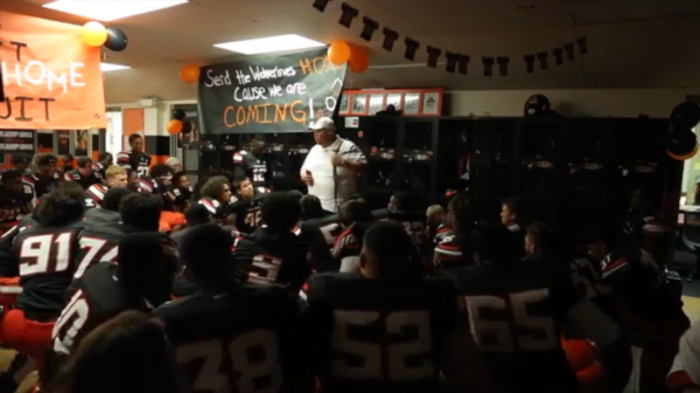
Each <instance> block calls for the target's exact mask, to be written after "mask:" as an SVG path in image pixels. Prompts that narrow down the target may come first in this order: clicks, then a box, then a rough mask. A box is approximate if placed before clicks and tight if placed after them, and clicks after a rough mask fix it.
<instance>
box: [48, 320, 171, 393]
mask: <svg viewBox="0 0 700 393" xmlns="http://www.w3.org/2000/svg"><path fill="white" fill-rule="evenodd" d="M136 353H137V354H138V356H135V357H134V359H132V361H129V362H124V359H127V358H129V357H130V356H133V354H136ZM171 355H172V352H171V349H170V343H169V342H168V340H167V338H166V335H165V333H164V331H163V325H162V323H160V322H159V321H158V320H156V319H154V318H151V317H150V316H149V315H147V314H144V313H141V312H138V311H133V310H131V311H125V312H123V313H121V314H119V315H117V316H116V317H114V318H112V319H110V320H109V321H106V322H104V323H102V324H101V325H99V326H97V327H96V328H95V329H93V330H92V331H90V333H89V334H87V335H86V336H85V337H84V338H83V339H82V340H80V342H79V343H78V345H77V347H76V348H75V350H74V351H73V352H72V353H71V356H70V358H69V359H68V360H67V362H68V364H67V365H66V366H67V367H65V368H64V369H63V370H64V371H63V372H62V373H61V374H59V375H58V377H57V378H56V380H55V385H56V386H55V391H57V392H64V393H67V392H71V393H88V392H101V393H117V392H128V391H138V392H175V391H178V390H177V386H176V384H177V382H176V380H177V371H176V369H175V367H174V362H172V361H171V360H170V359H171ZM115 370H119V371H120V372H123V373H124V374H120V373H119V372H116V371H115ZM121 375H129V376H131V377H133V378H135V379H133V380H132V379H131V378H122V377H121ZM134 381H137V382H134ZM51 390H52V391H54V389H53V388H52V389H51Z"/></svg>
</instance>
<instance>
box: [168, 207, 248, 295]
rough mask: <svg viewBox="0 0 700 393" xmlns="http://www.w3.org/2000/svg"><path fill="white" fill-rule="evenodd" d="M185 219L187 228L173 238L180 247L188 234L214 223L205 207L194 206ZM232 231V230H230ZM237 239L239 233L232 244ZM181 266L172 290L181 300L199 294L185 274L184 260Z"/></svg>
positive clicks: (232, 238) (173, 235)
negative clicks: (199, 227)
mask: <svg viewBox="0 0 700 393" xmlns="http://www.w3.org/2000/svg"><path fill="white" fill-rule="evenodd" d="M185 217H186V218H187V226H186V227H185V228H184V229H183V230H181V231H178V232H175V233H174V234H172V236H171V238H172V239H173V241H174V242H175V243H177V245H178V247H179V246H180V244H181V243H182V239H184V238H185V236H187V234H188V233H190V232H192V229H194V228H196V227H198V226H201V225H205V224H211V223H212V222H213V221H212V215H211V213H210V212H209V210H207V208H206V207H204V206H203V205H194V206H192V207H191V208H190V209H189V210H187V212H186V213H185ZM229 231H230V229H229ZM237 237H238V233H235V235H232V237H231V240H232V244H233V243H234V242H237V241H238V240H237ZM179 262H180V265H179V266H178V272H179V273H178V275H177V276H176V277H175V281H174V282H173V289H172V296H173V297H174V298H181V297H184V296H188V295H192V294H194V293H195V292H197V286H196V284H195V283H194V282H192V280H190V279H188V278H187V275H186V274H184V273H185V272H184V270H183V269H184V266H183V265H182V260H180V261H179Z"/></svg>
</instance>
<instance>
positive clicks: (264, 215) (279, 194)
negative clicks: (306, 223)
mask: <svg viewBox="0 0 700 393" xmlns="http://www.w3.org/2000/svg"><path fill="white" fill-rule="evenodd" d="M300 216H301V205H300V204H299V202H298V201H297V200H296V198H294V196H293V195H291V194H289V193H287V192H284V191H276V192H273V193H271V194H269V195H268V196H267V197H266V198H265V201H263V204H262V207H261V208H260V217H261V219H262V222H264V223H265V224H266V225H267V226H268V227H270V228H274V229H278V230H283V231H284V230H291V229H292V228H294V226H295V225H296V224H297V223H298V222H299V217H300Z"/></svg>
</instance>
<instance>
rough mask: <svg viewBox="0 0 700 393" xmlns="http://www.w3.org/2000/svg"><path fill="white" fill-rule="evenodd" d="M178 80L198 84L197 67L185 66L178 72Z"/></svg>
mask: <svg viewBox="0 0 700 393" xmlns="http://www.w3.org/2000/svg"><path fill="white" fill-rule="evenodd" d="M180 79H182V80H183V81H185V82H187V83H197V82H199V66H197V65H195V64H185V66H184V67H182V69H181V70H180Z"/></svg>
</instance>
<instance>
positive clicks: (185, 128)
mask: <svg viewBox="0 0 700 393" xmlns="http://www.w3.org/2000/svg"><path fill="white" fill-rule="evenodd" d="M198 69H199V68H198ZM185 117H187V114H185V111H183V110H182V109H173V115H172V120H170V121H169V122H168V126H167V130H168V133H169V134H170V135H175V134H180V133H182V134H189V133H190V132H192V129H193V126H192V123H190V122H189V121H185Z"/></svg>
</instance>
